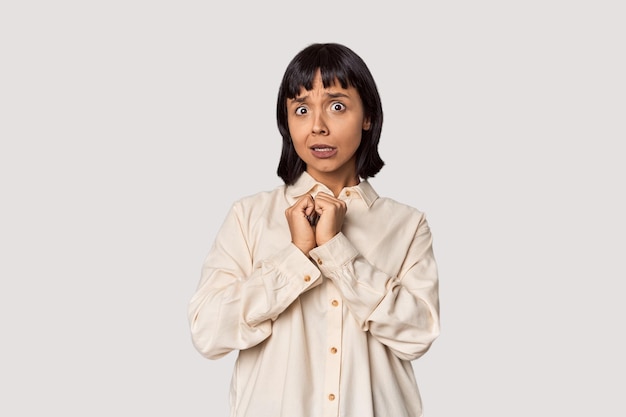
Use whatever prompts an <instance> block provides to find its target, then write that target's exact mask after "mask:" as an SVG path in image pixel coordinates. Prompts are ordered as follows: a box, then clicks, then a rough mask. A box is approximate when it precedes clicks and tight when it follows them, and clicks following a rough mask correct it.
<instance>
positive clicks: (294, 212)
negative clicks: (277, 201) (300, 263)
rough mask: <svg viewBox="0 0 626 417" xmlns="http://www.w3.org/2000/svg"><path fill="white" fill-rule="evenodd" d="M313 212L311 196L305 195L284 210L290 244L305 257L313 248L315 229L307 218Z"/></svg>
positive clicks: (313, 203)
mask: <svg viewBox="0 0 626 417" xmlns="http://www.w3.org/2000/svg"><path fill="white" fill-rule="evenodd" d="M314 211H315V201H313V196H311V195H310V194H306V195H304V196H302V197H300V198H299V199H298V201H296V202H295V203H294V205H293V206H291V207H289V208H288V209H287V210H285V216H286V217H287V223H288V224H289V232H290V233H291V242H292V243H293V244H294V245H296V247H298V249H300V250H301V251H302V253H304V254H305V255H306V256H309V251H310V250H311V249H313V248H315V246H316V243H315V227H314V226H312V225H311V223H309V219H308V216H310V215H311V214H312V213H313V212H314Z"/></svg>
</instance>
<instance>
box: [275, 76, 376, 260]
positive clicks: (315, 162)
mask: <svg viewBox="0 0 626 417" xmlns="http://www.w3.org/2000/svg"><path fill="white" fill-rule="evenodd" d="M287 114H288V118H287V121H288V124H289V132H290V134H291V137H292V140H293V145H294V148H295V150H296V153H297V154H298V156H299V157H300V158H301V159H302V160H303V161H304V162H305V163H306V166H307V168H306V170H307V172H308V173H309V174H310V175H311V176H312V177H313V178H315V179H316V180H317V181H319V182H321V183H322V184H324V185H326V186H327V187H328V188H329V189H330V190H332V192H333V193H334V195H330V194H328V193H323V192H320V193H318V194H317V196H316V198H315V199H313V197H312V196H310V195H306V196H303V197H301V198H300V199H299V200H298V201H296V203H295V204H294V205H293V206H291V207H289V208H288V209H287V210H286V211H285V215H286V217H287V222H288V223H289V230H290V232H291V239H292V242H293V243H294V244H295V245H296V246H297V247H298V248H299V249H300V250H301V251H302V252H303V253H305V254H306V255H308V253H309V251H310V250H311V249H313V248H315V247H316V246H319V245H323V244H324V243H326V242H328V241H329V240H330V239H332V238H333V237H334V236H335V235H336V234H337V233H339V232H340V231H341V227H342V225H343V219H344V216H345V214H346V204H345V202H343V201H341V200H339V199H337V198H336V197H335V196H337V195H339V193H340V192H341V190H342V189H343V188H344V187H349V186H354V185H357V184H358V183H359V178H358V176H357V174H356V156H355V154H356V151H357V149H358V147H359V144H360V143H361V134H362V131H363V130H368V129H369V128H370V122H369V120H368V119H366V118H365V116H364V112H363V104H362V102H361V97H360V96H359V93H358V91H357V90H356V89H355V88H354V87H348V88H347V89H346V88H342V87H341V85H340V84H339V83H335V84H334V85H332V86H329V87H328V88H324V85H323V83H322V80H321V75H320V73H319V71H318V73H317V75H316V76H315V79H314V82H313V88H312V89H311V90H309V91H307V90H305V89H304V88H302V89H301V90H300V94H299V95H298V96H297V97H295V98H294V99H289V100H288V101H287ZM314 211H315V212H316V213H317V214H319V215H320V217H319V221H318V222H317V225H316V226H311V224H310V223H309V221H308V219H307V216H308V215H310V214H311V213H313V212H314Z"/></svg>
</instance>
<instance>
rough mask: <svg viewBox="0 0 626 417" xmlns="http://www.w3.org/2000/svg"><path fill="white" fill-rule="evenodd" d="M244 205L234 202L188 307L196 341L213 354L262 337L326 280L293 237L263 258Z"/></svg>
mask: <svg viewBox="0 0 626 417" xmlns="http://www.w3.org/2000/svg"><path fill="white" fill-rule="evenodd" d="M246 224H247V222H246V221H244V215H243V212H242V210H241V207H240V206H238V205H235V206H233V208H232V209H231V211H230V212H229V214H228V216H227V217H226V220H225V221H224V224H223V225H222V227H221V229H220V231H219V232H218V234H217V236H216V239H215V242H214V244H213V247H212V248H211V250H210V251H209V253H208V255H207V257H206V259H205V261H204V264H203V268H202V276H201V279H200V284H199V285H198V288H197V290H196V292H195V294H194V295H193V297H192V299H191V301H190V303H189V309H188V318H189V324H190V327H191V335H192V341H193V343H194V346H195V347H196V349H197V350H198V351H199V352H200V353H201V354H202V355H203V356H205V357H207V358H210V359H217V358H220V357H222V356H224V355H226V354H227V353H229V352H230V351H232V350H235V349H238V350H240V349H246V348H250V347H252V346H255V345H257V344H259V343H261V342H262V341H263V340H265V339H266V338H268V337H269V336H270V335H271V333H272V321H273V320H276V318H277V317H278V315H279V314H280V313H282V312H283V311H284V310H285V309H286V308H287V307H288V306H289V305H290V304H291V303H292V302H293V301H294V300H295V299H296V298H298V297H299V296H300V294H302V293H303V292H305V291H307V290H308V289H310V288H312V287H314V286H316V285H318V284H319V283H320V282H321V274H320V271H319V270H318V269H317V268H316V267H315V265H313V264H312V263H311V261H310V260H309V259H308V258H307V257H306V255H304V254H303V253H302V252H301V251H300V250H299V249H298V248H297V247H296V246H294V245H293V244H292V243H289V242H286V244H285V246H284V248H283V249H282V250H280V251H278V253H276V254H274V255H273V256H271V257H269V258H268V259H265V260H263V261H262V262H257V263H256V264H257V265H258V266H257V267H254V266H253V265H255V262H254V259H253V256H252V254H251V252H250V248H249V247H248V243H247V240H246V231H245V227H244V225H246Z"/></svg>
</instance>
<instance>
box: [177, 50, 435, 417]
mask: <svg viewBox="0 0 626 417" xmlns="http://www.w3.org/2000/svg"><path fill="white" fill-rule="evenodd" d="M277 119H278V128H279V131H280V133H281V135H282V137H283V148H282V154H281V158H280V162H279V166H278V175H279V176H280V177H281V178H282V179H283V181H284V185H282V186H280V187H278V188H276V189H274V190H272V191H269V192H260V193H258V194H256V195H253V196H249V197H245V198H242V199H240V200H239V201H237V202H235V203H234V205H233V206H232V208H231V210H230V212H229V213H228V215H227V218H226V220H225V221H224V224H223V226H222V228H221V229H220V231H219V232H218V235H217V237H216V239H215V243H214V245H213V247H212V248H211V250H210V251H209V253H208V255H207V257H206V259H205V262H204V265H203V269H202V277H201V280H200V284H199V286H198V289H197V291H196V293H195V294H194V296H193V297H192V299H191V302H190V304H189V322H190V327H191V333H192V339H193V343H194V346H195V347H196V348H197V349H198V351H199V352H200V353H201V354H202V355H204V356H205V357H207V358H210V359H217V358H220V357H222V356H224V355H226V354H227V353H229V352H231V351H233V350H236V351H238V357H237V362H236V365H235V370H234V373H233V379H232V382H231V402H230V405H231V414H230V415H231V417H244V416H245V417H282V416H285V417H321V416H358V417H418V416H421V415H422V406H421V400H420V396H419V392H418V388H417V385H416V381H415V378H414V374H413V369H412V367H411V362H410V361H412V360H414V359H417V358H418V357H420V356H421V355H423V354H424V353H425V352H426V351H427V350H428V349H429V347H430V346H431V344H432V342H433V341H434V340H435V338H436V337H437V336H438V334H439V299H438V275H437V267H436V263H435V260H434V257H433V251H432V237H431V233H430V229H429V227H428V224H427V221H426V219H425V216H424V214H423V213H421V212H420V211H418V210H417V209H415V208H412V207H409V206H407V205H404V204H401V203H399V202H396V201H394V200H391V199H387V198H382V197H379V196H378V194H377V193H376V191H374V189H373V187H372V186H371V184H370V183H369V182H368V181H367V179H368V178H369V177H373V176H374V175H376V174H377V173H378V172H379V171H380V169H381V168H382V166H383V165H384V163H383V161H382V159H381V158H380V156H379V153H378V142H379V138H380V134H381V129H382V121H383V113H382V106H381V102H380V97H379V94H378V90H377V87H376V84H375V82H374V79H373V77H372V75H371V73H370V71H369V69H368V67H367V66H366V64H365V63H364V62H363V60H362V59H361V58H360V57H359V56H358V55H356V54H355V53H354V52H353V51H352V50H351V49H349V48H347V47H345V46H343V45H340V44H333V43H328V44H313V45H310V46H308V47H306V48H305V49H303V50H302V51H300V52H299V53H298V54H297V55H296V56H295V57H294V58H293V60H292V61H291V62H290V63H289V65H288V67H287V69H286V71H285V74H284V77H283V80H282V84H281V86H280V89H279V93H278V103H277Z"/></svg>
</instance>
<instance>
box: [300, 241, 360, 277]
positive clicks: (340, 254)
mask: <svg viewBox="0 0 626 417" xmlns="http://www.w3.org/2000/svg"><path fill="white" fill-rule="evenodd" d="M358 254H359V252H358V251H357V250H356V248H355V247H354V246H353V245H352V243H351V242H350V241H349V240H348V238H347V237H346V236H345V235H344V234H343V233H341V232H339V233H337V234H336V235H335V236H334V237H333V238H332V239H331V240H329V241H328V242H326V243H324V244H323V245H321V246H318V247H316V248H314V249H312V250H311V251H310V252H309V256H310V257H311V259H313V261H314V262H315V263H316V264H317V266H318V268H319V269H320V270H321V271H322V273H323V274H324V275H332V273H333V272H334V271H337V270H338V269H341V268H342V267H343V266H344V265H346V264H348V263H350V262H352V260H353V259H354V258H356V257H357V256H358Z"/></svg>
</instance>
